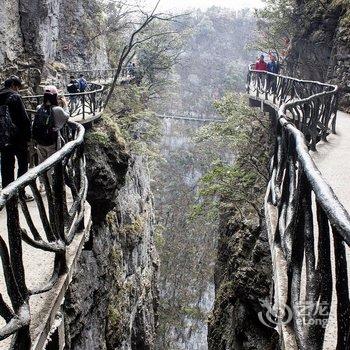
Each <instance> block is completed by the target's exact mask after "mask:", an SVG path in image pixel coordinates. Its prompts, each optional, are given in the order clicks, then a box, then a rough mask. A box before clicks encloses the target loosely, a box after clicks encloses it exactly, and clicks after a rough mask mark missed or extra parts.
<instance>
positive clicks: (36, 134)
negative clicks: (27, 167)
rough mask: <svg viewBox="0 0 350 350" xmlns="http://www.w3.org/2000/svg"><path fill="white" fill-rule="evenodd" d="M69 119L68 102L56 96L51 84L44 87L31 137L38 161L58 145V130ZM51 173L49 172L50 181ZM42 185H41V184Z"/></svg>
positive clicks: (56, 93)
mask: <svg viewBox="0 0 350 350" xmlns="http://www.w3.org/2000/svg"><path fill="white" fill-rule="evenodd" d="M68 119H69V111H68V103H67V100H66V99H65V97H64V96H60V97H59V96H58V91H57V88H56V87H55V86H53V85H51V86H47V87H45V90H44V102H43V104H42V105H39V106H38V108H37V112H36V115H35V117H34V122H33V131H32V133H33V139H34V140H35V141H36V143H37V154H38V161H39V163H42V162H43V161H44V160H46V159H47V158H48V157H50V156H51V155H53V154H54V153H55V152H56V151H57V150H58V149H59V147H60V142H59V140H60V136H61V135H60V130H61V129H62V128H63V126H64V125H65V123H66V122H67V120H68ZM51 177H52V176H51V174H49V179H50V182H51V181H52V179H51ZM41 187H42V186H41Z"/></svg>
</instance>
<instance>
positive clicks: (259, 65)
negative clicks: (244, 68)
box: [255, 55, 267, 89]
mask: <svg viewBox="0 0 350 350" xmlns="http://www.w3.org/2000/svg"><path fill="white" fill-rule="evenodd" d="M255 70H257V71H260V72H261V73H258V74H257V83H258V89H260V87H262V86H265V79H266V74H265V73H262V72H266V71H267V64H266V62H265V60H264V55H261V56H260V59H259V60H258V61H257V62H256V63H255Z"/></svg>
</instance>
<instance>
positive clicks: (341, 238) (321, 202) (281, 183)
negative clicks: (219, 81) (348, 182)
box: [247, 65, 350, 350]
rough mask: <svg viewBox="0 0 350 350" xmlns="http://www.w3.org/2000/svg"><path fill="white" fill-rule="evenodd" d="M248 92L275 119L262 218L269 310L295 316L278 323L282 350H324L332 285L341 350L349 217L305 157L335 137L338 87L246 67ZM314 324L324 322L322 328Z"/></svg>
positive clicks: (347, 321) (348, 323)
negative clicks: (268, 267) (330, 135)
mask: <svg viewBox="0 0 350 350" xmlns="http://www.w3.org/2000/svg"><path fill="white" fill-rule="evenodd" d="M252 78H253V79H252ZM251 89H252V91H255V92H256V96H252V95H251V97H252V98H253V99H254V98H255V99H256V100H257V101H259V104H260V102H261V108H262V107H263V104H265V105H267V106H269V107H270V108H271V110H272V111H274V112H273V113H272V115H273V116H274V120H275V121H276V123H275V127H276V135H275V149H274V155H273V158H272V161H271V168H270V169H271V170H270V181H269V185H268V188H267V193H266V197H265V214H266V219H267V231H268V236H269V243H270V249H271V257H272V263H273V275H274V276H273V280H272V283H273V284H274V292H273V300H272V304H273V310H276V311H277V313H278V315H283V314H284V313H285V308H286V306H289V307H290V308H291V311H292V313H293V318H292V320H293V326H291V325H285V324H283V322H282V323H281V322H279V321H278V323H276V326H277V327H278V331H279V333H280V335H281V343H282V348H288V349H293V350H296V349H303V350H305V349H309V348H310V349H311V348H312V349H321V348H323V346H324V344H325V327H326V326H327V323H328V320H329V318H330V315H331V313H332V310H334V308H332V303H333V295H334V294H333V293H334V289H333V279H335V281H336V283H335V290H336V300H337V308H336V309H337V312H336V316H335V317H336V322H335V323H332V324H335V325H336V326H337V327H338V329H337V333H338V334H337V349H338V348H339V349H340V348H341V349H343V348H344V349H345V347H346V346H347V345H348V340H347V339H348V338H349V337H350V318H349V312H350V298H349V282H348V272H347V263H346V260H347V259H346V251H345V245H348V246H350V215H349V213H348V211H347V210H346V209H345V208H344V206H343V205H342V204H341V202H340V201H339V199H338V197H337V196H336V194H335V193H334V191H333V189H332V188H331V186H330V185H329V184H328V182H327V181H326V180H325V179H324V178H323V176H322V174H321V172H320V170H319V169H318V167H317V165H316V163H315V161H314V160H313V158H312V156H311V154H310V152H309V151H310V149H311V150H316V145H317V143H318V142H319V141H320V140H326V138H327V135H328V133H329V132H330V131H332V132H334V133H335V123H336V115H337V101H338V86H336V85H332V84H327V83H321V82H317V81H311V80H302V79H296V78H292V77H286V76H283V75H279V74H274V73H271V72H268V71H260V70H256V69H253V66H252V65H251V66H249V73H248V77H247V92H248V93H250V91H251ZM260 94H262V95H263V96H262V97H261V98H260V97H259V95H260ZM270 94H271V97H272V101H271V98H270V96H269V95H270ZM333 259H334V261H332V260H333ZM303 264H305V266H303ZM303 269H305V273H304V275H302V271H303ZM303 284H305V285H304V287H305V293H304V294H305V295H302V293H301V290H303V289H302V285H303ZM302 303H305V306H310V305H311V306H312V307H314V308H315V310H314V311H313V314H312V315H310V314H309V313H308V314H306V315H302V314H301V311H300V310H299V309H298V308H299V307H300V306H301V305H304V304H302ZM307 303H309V304H307ZM322 303H324V305H325V309H324V310H323V313H322V315H321V314H317V312H320V311H319V309H316V307H318V305H319V304H322ZM314 312H315V313H314ZM303 317H304V318H303ZM308 320H311V321H314V322H315V323H314V324H312V323H308ZM316 321H325V322H326V326H323V324H324V323H322V324H320V323H316Z"/></svg>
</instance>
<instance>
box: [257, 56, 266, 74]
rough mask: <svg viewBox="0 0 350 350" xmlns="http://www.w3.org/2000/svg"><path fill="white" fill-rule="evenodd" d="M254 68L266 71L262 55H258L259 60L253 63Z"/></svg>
mask: <svg viewBox="0 0 350 350" xmlns="http://www.w3.org/2000/svg"><path fill="white" fill-rule="evenodd" d="M255 70H258V71H262V72H266V71H267V64H266V62H265V58H264V55H260V58H259V60H258V61H257V62H256V64H255Z"/></svg>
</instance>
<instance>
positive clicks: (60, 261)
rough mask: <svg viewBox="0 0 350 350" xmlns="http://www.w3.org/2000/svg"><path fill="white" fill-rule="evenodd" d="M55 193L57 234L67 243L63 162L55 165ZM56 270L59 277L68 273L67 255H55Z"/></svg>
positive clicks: (62, 253)
mask: <svg viewBox="0 0 350 350" xmlns="http://www.w3.org/2000/svg"><path fill="white" fill-rule="evenodd" d="M53 193H54V205H55V215H56V225H57V227H56V232H57V233H58V236H59V238H60V239H61V241H62V242H65V241H66V237H65V234H64V198H63V196H64V193H65V191H64V175H63V164H62V161H61V162H59V163H58V164H57V165H55V170H54V178H53ZM55 270H57V273H58V275H59V276H61V275H63V274H64V273H66V272H67V262H66V253H65V251H64V252H60V253H56V254H55Z"/></svg>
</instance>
